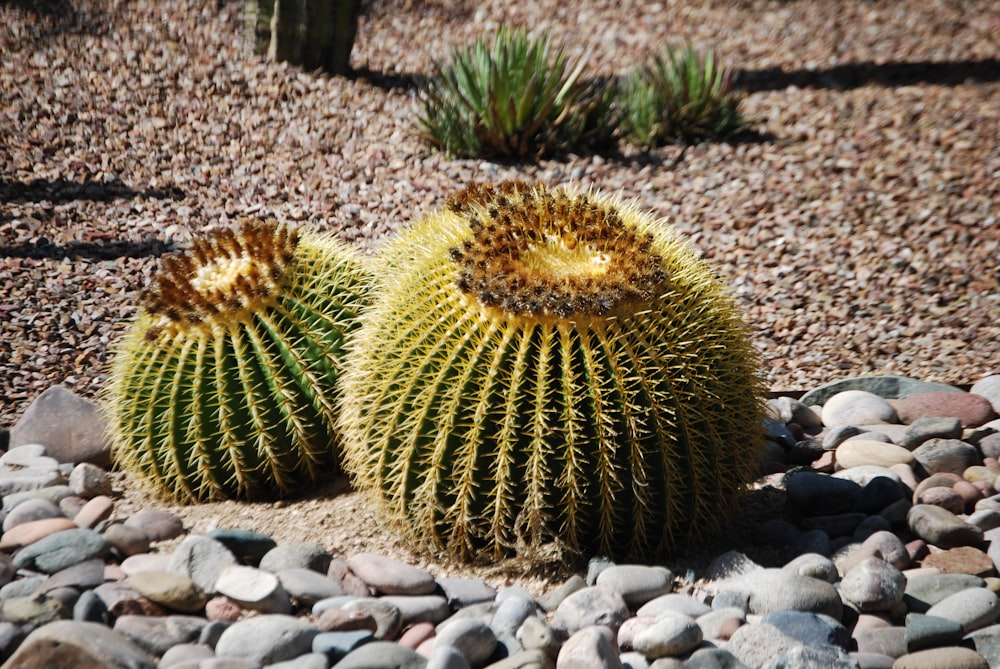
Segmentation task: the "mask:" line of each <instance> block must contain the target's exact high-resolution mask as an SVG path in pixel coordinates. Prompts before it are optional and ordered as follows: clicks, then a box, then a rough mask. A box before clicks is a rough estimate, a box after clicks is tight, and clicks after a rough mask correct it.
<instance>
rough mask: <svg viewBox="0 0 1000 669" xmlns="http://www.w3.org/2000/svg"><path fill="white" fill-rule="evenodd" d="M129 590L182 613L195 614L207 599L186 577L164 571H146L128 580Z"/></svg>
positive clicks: (203, 606)
mask: <svg viewBox="0 0 1000 669" xmlns="http://www.w3.org/2000/svg"><path fill="white" fill-rule="evenodd" d="M128 585H129V587H130V588H132V589H133V590H135V591H136V592H138V593H139V594H140V595H142V596H143V597H146V598H147V599H150V600H152V601H154V602H156V603H157V604H161V605H162V606H164V607H166V608H168V609H172V610H174V611H181V612H183V613H195V612H197V611H200V610H202V609H203V608H205V602H206V601H208V598H207V597H206V596H205V593H204V592H202V590H201V589H200V588H199V587H198V586H197V585H195V582H194V581H192V580H191V579H190V578H188V577H187V576H184V575H183V574H174V573H171V572H166V571H160V572H156V571H146V572H140V573H138V574H133V575H132V576H130V577H129V579H128Z"/></svg>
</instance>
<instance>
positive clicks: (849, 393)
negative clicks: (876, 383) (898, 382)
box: [820, 390, 899, 427]
mask: <svg viewBox="0 0 1000 669" xmlns="http://www.w3.org/2000/svg"><path fill="white" fill-rule="evenodd" d="M820 415H821V416H822V418H823V425H826V426H827V427H834V426H837V425H871V424H873V423H898V422H899V419H898V417H897V416H896V410H895V409H894V408H893V407H892V405H891V404H889V403H888V402H886V401H885V399H883V398H881V397H879V396H878V395H876V394H874V393H871V392H868V391H865V390H845V391H842V392H839V393H837V394H836V395H833V396H831V397H830V398H828V399H827V400H826V402H824V403H823V411H822V413H821V414H820Z"/></svg>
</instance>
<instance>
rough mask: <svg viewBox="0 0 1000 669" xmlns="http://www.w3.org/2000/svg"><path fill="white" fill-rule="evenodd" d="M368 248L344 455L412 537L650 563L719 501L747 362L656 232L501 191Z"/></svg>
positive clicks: (748, 436)
mask: <svg viewBox="0 0 1000 669" xmlns="http://www.w3.org/2000/svg"><path fill="white" fill-rule="evenodd" d="M382 254H383V261H384V265H383V271H382V272H381V278H380V280H379V281H378V282H377V287H376V290H375V295H374V297H373V302H372V306H371V307H370V308H369V309H367V310H366V313H365V318H364V322H363V324H362V326H361V327H360V328H359V329H358V330H356V331H355V332H354V333H352V336H351V339H350V344H349V346H350V351H349V353H348V355H347V358H346V360H345V365H344V374H343V375H342V376H341V383H342V394H341V398H342V401H343V409H342V412H341V416H340V418H341V426H342V431H343V438H344V467H345V469H347V470H348V472H349V473H351V474H352V476H353V478H354V482H355V485H356V486H357V487H358V488H359V489H361V490H364V491H365V492H366V493H367V494H368V495H369V496H370V498H371V499H372V500H374V503H375V505H376V506H377V508H378V509H379V510H380V512H381V516H382V517H384V518H387V519H389V520H390V521H391V522H392V523H393V524H394V525H395V526H396V527H398V528H399V529H400V530H401V531H402V532H404V533H405V534H408V535H409V536H411V537H412V538H413V539H414V540H415V541H416V542H417V543H422V544H424V545H425V546H429V547H431V548H437V549H444V550H445V551H446V552H448V553H451V554H453V555H455V556H457V557H460V558H464V559H470V558H472V559H475V558H484V557H486V558H493V557H501V556H509V555H519V556H520V557H525V558H528V559H533V558H541V557H544V556H545V555H549V554H551V553H552V550H553V549H554V550H555V551H556V554H562V555H564V556H567V555H569V556H573V555H581V554H586V553H596V552H600V553H603V554H608V555H611V556H614V557H616V558H621V559H628V558H651V557H654V556H658V555H662V554H664V553H668V552H670V551H672V550H675V549H677V548H679V547H681V546H685V545H686V544H687V543H688V542H691V541H695V540H697V539H698V538H699V537H703V536H704V535H705V534H706V533H708V532H711V531H712V529H713V528H716V527H718V526H719V524H720V523H721V522H722V521H723V520H724V519H725V518H726V516H727V515H728V513H729V512H730V511H731V510H732V509H733V506H734V501H735V499H736V497H737V495H738V494H739V493H740V491H741V488H743V487H744V486H745V485H746V484H748V483H749V481H750V479H751V478H752V474H753V472H754V470H755V466H756V459H757V453H758V448H759V444H760V443H761V440H762V430H761V420H762V417H763V408H762V407H763V400H762V396H763V392H762V382H761V377H760V375H759V373H758V363H757V356H756V354H755V352H754V350H753V347H752V345H751V343H750V338H749V335H748V333H747V330H746V327H745V326H744V324H743V322H742V319H741V314H740V312H739V310H738V309H737V308H736V305H735V303H734V302H733V301H732V299H731V298H730V297H729V296H728V294H727V293H726V291H725V290H724V288H723V286H722V285H721V283H720V282H719V280H718V278H717V277H716V276H715V274H714V273H713V272H712V271H711V270H710V269H709V267H708V266H707V265H706V264H705V263H703V262H702V261H701V260H699V259H698V258H697V256H696V255H695V254H694V252H693V251H692V250H691V249H690V248H689V247H688V246H687V245H686V244H685V243H684V242H683V241H682V240H681V239H680V238H679V236H678V235H677V234H676V233H675V232H673V231H672V230H671V229H670V228H669V227H668V226H667V225H666V224H665V223H663V222H662V221H657V220H654V219H653V218H652V217H650V216H648V215H646V214H644V213H642V212H640V211H639V210H637V209H636V208H635V207H634V206H631V205H627V204H624V203H622V202H621V201H620V200H619V199H617V198H611V197H606V196H603V195H600V194H599V193H585V192H578V191H574V190H569V189H548V188H546V187H544V186H542V185H532V184H526V183H520V182H505V183H502V184H499V185H495V186H494V185H486V186H472V187H470V188H468V189H466V190H465V191H462V192H461V193H459V194H458V195H455V196H453V197H452V198H451V199H450V200H449V201H448V202H447V204H446V206H445V207H444V208H442V209H441V210H440V211H436V212H433V213H431V214H429V215H428V216H427V217H425V218H424V219H422V220H421V221H418V222H416V223H415V224H414V225H413V226H412V228H411V229H409V230H407V231H404V232H403V233H401V234H400V235H399V236H398V237H397V238H396V239H394V240H392V241H390V242H388V243H387V245H385V246H384V247H383V251H382Z"/></svg>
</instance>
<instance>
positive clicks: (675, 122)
mask: <svg viewBox="0 0 1000 669" xmlns="http://www.w3.org/2000/svg"><path fill="white" fill-rule="evenodd" d="M624 95H625V101H624V103H623V105H622V106H623V111H622V120H621V123H622V127H623V133H624V135H625V136H626V137H628V138H629V139H630V140H631V141H632V142H634V143H635V144H637V145H639V146H642V147H644V148H649V147H653V146H659V145H663V144H668V143H671V142H681V143H691V142H695V141H699V140H703V139H714V138H720V137H725V136H727V135H731V134H734V133H736V132H739V131H740V130H742V129H743V128H744V127H745V120H744V118H743V115H742V114H741V112H740V109H739V107H740V96H739V94H738V92H737V91H736V90H735V89H734V88H733V73H732V70H731V69H730V68H728V67H724V66H722V65H720V64H719V62H718V59H717V58H716V55H715V52H714V51H713V50H711V49H709V50H706V51H705V52H704V53H699V52H698V50H697V49H695V48H694V47H693V46H691V45H690V44H688V45H685V46H684V47H682V48H680V49H678V48H674V47H670V48H667V50H666V51H665V52H664V53H661V54H658V55H657V56H656V57H655V58H654V60H653V62H652V64H646V65H642V66H639V67H637V68H636V70H635V71H634V72H633V74H632V77H631V79H629V80H628V81H627V82H626V84H625V86H624Z"/></svg>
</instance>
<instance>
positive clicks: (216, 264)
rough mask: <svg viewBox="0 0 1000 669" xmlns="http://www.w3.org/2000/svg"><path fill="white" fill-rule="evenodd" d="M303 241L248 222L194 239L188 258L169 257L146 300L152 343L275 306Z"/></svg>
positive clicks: (270, 225) (277, 226)
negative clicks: (167, 333) (169, 333)
mask: <svg viewBox="0 0 1000 669" xmlns="http://www.w3.org/2000/svg"><path fill="white" fill-rule="evenodd" d="M298 242H299V234H298V232H297V231H295V230H293V229H291V228H289V227H288V226H286V225H280V224H276V223H273V222H270V223H268V222H263V221H256V220H246V221H243V222H242V223H241V225H240V227H239V228H238V229H235V230H233V229H228V228H227V229H219V230H217V231H215V232H214V233H213V234H211V235H209V236H205V237H199V238H197V239H195V240H194V241H193V243H192V245H191V249H190V250H189V251H188V252H187V253H185V254H175V255H170V256H166V257H165V258H164V259H163V262H162V264H161V266H160V272H159V274H157V276H156V278H155V279H154V282H153V285H152V286H150V287H149V288H148V289H147V290H146V291H145V292H144V293H143V295H142V302H143V308H144V309H145V310H146V312H147V313H149V314H151V315H154V316H156V317H158V318H157V324H156V325H154V326H153V327H151V328H150V329H149V330H148V331H147V334H146V336H147V338H149V339H152V338H155V337H157V336H159V334H160V333H161V332H162V331H163V330H164V329H176V328H187V327H191V326H195V325H197V324H199V323H204V324H206V325H209V326H210V325H212V324H219V323H220V322H225V321H229V320H240V319H241V318H245V317H248V316H249V315H250V314H252V313H254V312H256V311H260V310H262V309H264V308H266V307H269V306H271V305H273V303H274V301H275V300H276V299H277V298H278V296H279V295H280V294H281V291H282V290H283V288H284V287H285V286H286V285H287V283H288V281H289V271H288V268H289V266H290V265H291V264H292V262H293V260H294V258H295V249H296V246H297V245H298Z"/></svg>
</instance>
